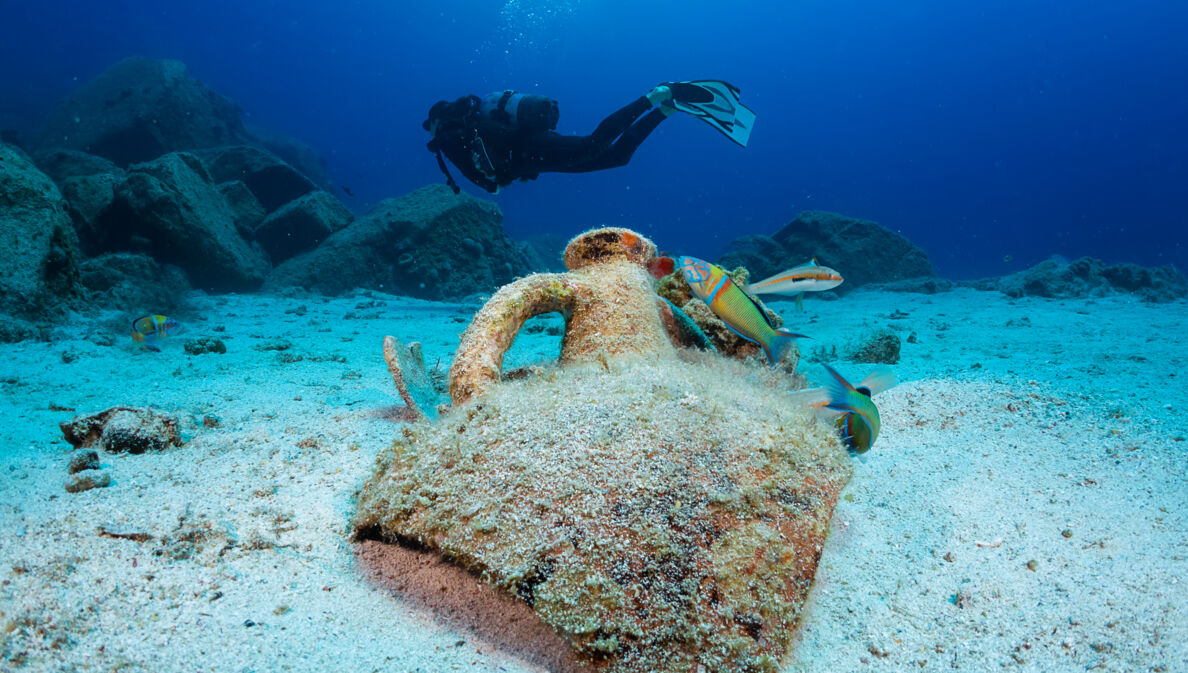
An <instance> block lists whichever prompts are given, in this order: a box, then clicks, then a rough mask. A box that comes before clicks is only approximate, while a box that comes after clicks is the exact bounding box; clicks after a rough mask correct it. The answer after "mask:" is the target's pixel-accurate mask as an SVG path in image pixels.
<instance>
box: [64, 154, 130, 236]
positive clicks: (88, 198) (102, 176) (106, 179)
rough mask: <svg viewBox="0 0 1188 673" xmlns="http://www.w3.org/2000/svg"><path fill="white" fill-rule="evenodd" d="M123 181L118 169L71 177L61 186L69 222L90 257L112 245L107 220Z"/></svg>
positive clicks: (120, 171) (122, 173)
mask: <svg viewBox="0 0 1188 673" xmlns="http://www.w3.org/2000/svg"><path fill="white" fill-rule="evenodd" d="M124 179H125V175H124V171H122V170H120V169H118V168H116V169H115V172H112V173H95V174H92V175H75V176H71V177H68V178H65V179H64V180H62V182H61V183H60V184H61V188H62V196H63V197H65V198H66V203H67V212H68V213H69V214H70V221H71V222H72V223H73V224H74V230H75V231H76V232H78V239H79V243H80V244H81V245H82V249H83V252H85V253H87V254H88V255H97V254H99V253H101V252H102V251H104V250H106V249H107V248H108V246H109V245H110V242H109V241H108V223H107V222H105V221H104V218H105V216H106V215H107V214H108V209H109V208H111V206H112V204H113V203H114V202H115V193H116V189H117V188H118V187H119V186H120V185H121V184H123V182H124Z"/></svg>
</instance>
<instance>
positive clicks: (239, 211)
mask: <svg viewBox="0 0 1188 673" xmlns="http://www.w3.org/2000/svg"><path fill="white" fill-rule="evenodd" d="M217 187H218V189H219V193H220V194H222V195H223V199H224V200H226V201H227V205H228V206H230V207H231V212H232V213H233V214H234V215H235V229H236V231H238V232H239V235H240V236H242V237H243V239H244V240H245V241H252V240H255V238H256V227H258V226H259V225H260V223H261V222H263V221H264V217H265V216H266V215H267V214H268V213H267V212H266V211H265V210H264V206H263V205H262V204H261V203H260V199H257V198H256V195H255V194H253V193H252V190H250V189H248V187H247V185H246V184H244V183H243V181H242V180H232V181H230V182H220V183H219V184H218V185H217Z"/></svg>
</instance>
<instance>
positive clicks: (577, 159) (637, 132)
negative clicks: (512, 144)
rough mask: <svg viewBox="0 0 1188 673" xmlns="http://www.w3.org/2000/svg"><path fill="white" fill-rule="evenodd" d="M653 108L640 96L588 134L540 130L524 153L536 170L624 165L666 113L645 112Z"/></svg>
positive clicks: (567, 170)
mask: <svg viewBox="0 0 1188 673" xmlns="http://www.w3.org/2000/svg"><path fill="white" fill-rule="evenodd" d="M651 107H652V104H651V102H649V101H648V98H647V97H646V96H640V98H639V100H636V101H634V102H632V103H630V104H628V105H626V106H624V107H622V108H620V109H619V110H616V111H615V112H614V113H612V114H611V115H610V116H609V117H607V118H606V119H603V120H602V122H601V123H600V124H598V128H596V129H594V132H593V133H591V134H590V135H588V136H567V135H561V134H560V133H556V132H553V131H545V132H543V133H538V134H536V135H534V136H532V138H531V139H530V140H529V141H528V142H527V143H525V147H524V152H523V153H524V156H525V157H527V158H528V159H529V160H530V161H531V162H532V164H533V167H534V169H535V171H536V172H537V173H545V172H555V173H584V172H586V171H596V170H599V169H602V168H611V167H613V166H622V165H623V164H626V163H627V160H628V159H630V158H631V154H632V153H633V152H635V148H637V147H639V144H640V143H642V142H643V141H644V138H647V136H648V134H649V133H651V132H652V131H653V130H654V129H655V128H656V126H657V125H658V124H659V123H660V122H661V121H663V120H664V118H665V116H666V114H665V112H663V111H662V110H661V109H660V108H657V109H655V110H652V111H651V112H650V113H648V114H644V113H645V112H647V111H648V109H649V108H651ZM640 115H644V116H643V118H640ZM616 139H617V140H616ZM612 143H613V144H612ZM616 162H617V163H616Z"/></svg>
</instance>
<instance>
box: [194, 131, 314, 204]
mask: <svg viewBox="0 0 1188 673" xmlns="http://www.w3.org/2000/svg"><path fill="white" fill-rule="evenodd" d="M195 155H196V156H197V157H198V158H200V159H201V160H202V163H203V164H205V166H206V168H207V170H209V171H210V175H211V177H213V178H214V181H215V182H230V181H232V180H240V181H242V182H243V183H244V184H245V185H247V188H248V189H250V190H251V192H252V194H254V195H255V197H256V198H257V199H259V201H260V204H261V205H262V206H264V211H265V212H266V213H271V212H272V211H274V210H276V209H277V208H280V207H281V206H283V205H284V204H286V203H288V202H290V201H292V200H293V199H296V198H297V197H299V196H302V195H304V194H308V193H309V192H312V191H313V190H315V189H317V186H316V185H314V183H313V182H312V181H311V180H310V179H309V178H307V177H305V176H304V175H302V174H301V172H300V171H298V170H297V169H295V168H293V167H292V166H290V165H289V164H287V163H285V162H284V161H283V160H281V159H280V157H278V156H276V155H275V154H272V153H271V152H268V151H267V150H262V149H260V148H258V147H249V146H247V145H234V146H230V147H218V148H215V149H210V150H205V151H201V152H195Z"/></svg>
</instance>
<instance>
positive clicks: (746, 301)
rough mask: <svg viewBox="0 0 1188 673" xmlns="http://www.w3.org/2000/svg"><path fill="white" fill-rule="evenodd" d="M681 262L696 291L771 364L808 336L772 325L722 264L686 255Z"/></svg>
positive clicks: (694, 292)
mask: <svg viewBox="0 0 1188 673" xmlns="http://www.w3.org/2000/svg"><path fill="white" fill-rule="evenodd" d="M678 262H679V264H680V269H681V273H682V274H683V275H684V277H685V281H686V282H688V283H689V287H690V288H691V289H692V290H693V294H695V295H696V296H697V298H698V299H700V300H701V301H703V302H705V304H706V306H709V308H710V310H711V311H713V312H714V315H716V316H718V317H719V318H721V320H722V322H724V323H726V326H727V327H729V328H730V330H731V331H732V332H734V333H735V334H737V335H739V336H740V337H742V338H744V339H746V340H748V341H752V342H754V343H757V344H759V346H760V347H761V348H763V352H764V353H765V354H766V355H767V360H768V361H769V362H770V363H772V364H775V363H777V362H779V361H780V360H782V359H783V358H784V356H785V355H786V354H787V352H788V349H789V348H791V347H792V344H793V343H795V340H796V339H807V338H808V337H807V336H806V335H804V334H797V333H795V332H792V331H790V330H787V329H785V328H783V327H776V326H775V325H773V324H771V319H770V318H768V317H767V312H766V311H764V310H763V309H762V308H761V307H760V306H759V304H758V303H756V302H755V300H754V299H752V298H751V297H750V296H748V295H747V293H746V292H743V291H742V289H741V288H740V287H738V286H737V285H735V284H734V281H733V280H731V279H730V276H729V275H728V274H727V273H726V272H725V271H724V270H722V267H720V266H717V265H715V264H710V263H709V262H707V261H705V260H702V259H697V258H696V257H688V256H682V257H681V258H680V259H679V260H678Z"/></svg>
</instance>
